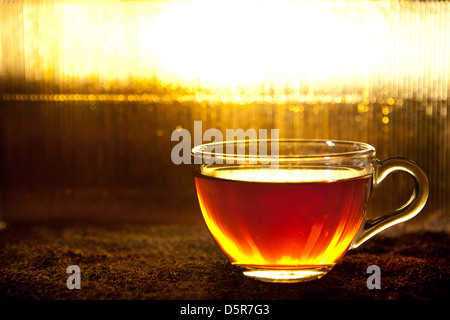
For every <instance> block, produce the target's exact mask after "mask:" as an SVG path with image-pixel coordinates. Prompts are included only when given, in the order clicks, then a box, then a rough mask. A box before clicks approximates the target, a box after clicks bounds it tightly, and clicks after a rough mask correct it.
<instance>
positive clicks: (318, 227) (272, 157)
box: [192, 140, 428, 282]
mask: <svg viewBox="0 0 450 320" xmlns="http://www.w3.org/2000/svg"><path fill="white" fill-rule="evenodd" d="M192 160H193V173H194V179H195V185H196V190H197V195H198V199H199V204H200V207H201V211H202V214H203V217H204V220H205V222H206V225H207V227H208V229H209V231H210V233H211V235H212V237H213V238H214V240H215V241H216V243H217V244H218V246H219V247H220V248H221V250H222V251H223V253H224V254H225V255H226V256H227V258H228V259H229V261H230V262H231V263H232V264H233V265H237V266H240V267H242V268H243V273H244V275H246V276H248V277H252V278H255V279H258V280H262V281H269V282H300V281H307V280H313V279H318V278H321V277H322V276H324V275H325V274H326V273H327V272H328V271H330V270H331V269H332V268H333V266H334V265H335V264H336V263H338V262H339V261H340V260H341V259H342V257H343V256H344V255H345V253H346V252H347V251H348V250H349V249H352V248H354V247H357V246H358V245H359V244H361V243H362V242H364V241H365V240H367V239H368V238H369V237H371V236H373V235H374V234H376V233H378V232H379V231H381V230H383V229H385V228H387V227H389V226H391V225H393V224H395V223H399V222H402V221H405V220H407V219H410V218H412V217H413V216H414V215H416V214H417V213H418V212H419V211H420V210H421V208H422V207H423V205H424V204H425V202H426V199H427V196H428V182H427V180H426V176H425V175H424V174H423V172H422V171H421V170H420V168H418V167H417V166H416V165H415V164H413V163H412V162H411V161H409V160H405V159H389V160H388V161H387V163H386V164H383V162H380V161H379V160H377V159H376V158H375V149H374V148H373V147H372V146H370V145H367V144H364V143H358V142H349V141H330V140H249V141H225V142H217V143H211V144H207V145H201V146H197V147H195V148H194V149H193V150H192ZM405 163H406V165H405ZM405 166H406V167H407V168H408V170H405V168H404V167H405ZM408 166H409V167H408ZM411 168H413V170H414V171H413V172H411V171H412V170H410V169H411ZM380 169H383V170H380ZM394 170H403V171H407V172H409V173H410V174H411V175H412V176H413V178H414V179H415V181H416V189H415V194H414V195H413V197H412V198H411V200H410V201H409V202H408V203H407V204H406V205H405V206H403V207H402V208H400V209H399V210H397V211H395V212H392V213H389V214H387V215H385V216H383V218H381V219H380V218H379V219H377V221H367V219H366V216H365V215H366V208H367V204H368V201H369V197H370V194H371V191H372V188H373V187H374V186H375V185H376V184H377V183H379V182H380V181H381V180H382V179H383V178H384V176H385V175H387V174H388V173H389V172H391V171H394ZM416 171H417V172H418V173H417V172H416ZM380 173H381V174H382V175H383V176H382V177H380V176H379V174H380Z"/></svg>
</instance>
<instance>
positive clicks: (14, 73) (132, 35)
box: [0, 0, 450, 99]
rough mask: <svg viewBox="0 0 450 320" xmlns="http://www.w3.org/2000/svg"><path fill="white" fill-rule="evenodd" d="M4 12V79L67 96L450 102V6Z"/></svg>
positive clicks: (26, 4)
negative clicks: (73, 92)
mask: <svg viewBox="0 0 450 320" xmlns="http://www.w3.org/2000/svg"><path fill="white" fill-rule="evenodd" d="M0 15H1V20H0V26H1V28H2V30H5V32H3V33H2V36H1V38H0V39H1V43H0V47H1V48H2V50H1V51H0V74H1V75H2V76H7V77H13V78H16V79H25V81H46V82H48V83H52V82H53V83H59V84H61V85H63V87H67V88H69V89H70V88H72V87H74V86H77V85H80V83H83V82H84V81H88V82H89V81H91V82H95V83H99V84H101V85H102V86H103V88H102V89H106V90H109V89H110V87H111V86H112V85H114V84H117V82H119V83H121V85H122V87H123V85H128V86H133V85H134V86H138V84H139V83H143V82H149V81H153V80H154V79H158V81H160V83H161V84H162V86H166V85H171V86H175V87H177V86H180V87H188V88H193V89H196V88H200V87H202V88H207V89H217V88H222V89H223V88H226V89H227V90H228V91H229V92H230V93H231V94H233V93H239V90H241V89H242V88H245V90H247V91H246V92H245V95H249V94H252V93H253V92H252V91H258V92H259V91H270V90H272V89H274V88H275V89H277V88H288V89H289V90H291V92H292V91H293V92H296V93H298V92H299V90H300V91H301V90H303V91H306V92H311V91H321V92H323V93H324V94H333V93H334V92H339V93H342V92H351V93H355V92H356V91H361V90H362V91H363V93H364V94H366V95H368V94H369V93H371V92H369V91H370V90H381V91H382V92H385V91H386V90H388V91H390V94H393V95H394V96H402V97H404V98H408V97H411V96H413V94H416V95H419V96H431V97H435V98H439V99H446V97H447V91H448V90H447V88H448V87H449V85H448V79H449V76H448V75H449V70H450V68H449V60H448V52H449V50H450V41H449V40H448V39H449V38H450V22H449V21H450V19H449V17H450V2H448V1H426V2H418V1H417V2H416V1H411V2H409V1H406V2H404V1H394V0H392V1H389V0H385V1H383V0H381V1H360V0H340V1H339V0H336V1H288V0H278V1H270V0H266V1H264V0H229V1H219V0H191V1H103V0H99V1H94V2H91V1H48V2H45V3H43V2H35V1H23V2H18V3H2V4H0ZM347 89H348V90H347ZM258 92H257V93H258Z"/></svg>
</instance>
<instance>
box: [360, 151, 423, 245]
mask: <svg viewBox="0 0 450 320" xmlns="http://www.w3.org/2000/svg"><path fill="white" fill-rule="evenodd" d="M376 163H377V165H376V168H375V181H374V185H375V186H376V185H377V184H379V183H380V182H381V181H383V179H384V178H386V176H387V175H388V174H389V173H391V172H394V171H404V172H407V173H409V174H410V175H411V176H412V177H413V180H414V192H413V194H412V196H411V198H410V199H409V200H408V201H407V202H406V203H405V204H404V205H403V206H402V207H400V208H398V209H397V210H394V211H392V212H389V213H387V214H385V215H384V216H381V217H379V218H376V219H372V220H367V221H366V223H365V225H364V227H363V229H362V231H361V232H360V234H359V236H358V238H357V239H356V241H355V242H354V244H353V246H352V249H354V248H357V247H359V246H360V245H361V244H362V243H364V242H365V241H367V240H368V239H369V238H371V237H373V236H374V235H376V234H377V233H379V232H381V231H383V230H385V229H387V228H389V227H391V226H393V225H395V224H398V223H401V222H405V221H407V220H409V219H411V218H413V217H415V216H416V215H417V214H418V213H419V212H420V211H421V210H422V208H423V207H424V206H425V203H426V202H427V199H428V193H429V185H428V179H427V176H426V175H425V172H423V170H422V169H421V168H419V167H418V166H417V165H416V164H415V163H414V162H413V161H411V160H408V159H404V158H390V159H387V160H384V161H380V160H378V159H377V160H376Z"/></svg>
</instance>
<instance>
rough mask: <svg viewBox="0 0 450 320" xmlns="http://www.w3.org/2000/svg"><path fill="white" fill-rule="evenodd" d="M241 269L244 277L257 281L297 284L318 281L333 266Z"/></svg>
mask: <svg viewBox="0 0 450 320" xmlns="http://www.w3.org/2000/svg"><path fill="white" fill-rule="evenodd" d="M243 268H244V271H243V274H244V275H245V276H246V277H249V278H252V279H256V280H259V281H263V282H274V283H297V282H306V281H311V280H316V279H320V278H322V277H323V276H324V275H325V274H327V273H328V272H329V271H330V270H331V269H332V268H333V266H332V265H328V266H318V267H305V268H292V269H276V268H264V267H243Z"/></svg>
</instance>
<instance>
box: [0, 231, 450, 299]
mask: <svg viewBox="0 0 450 320" xmlns="http://www.w3.org/2000/svg"><path fill="white" fill-rule="evenodd" d="M449 239H450V235H449V234H448V233H447V232H442V231H441V232H436V231H414V232H407V233H403V234H402V235H400V236H395V237H394V236H386V235H383V234H380V235H378V236H376V237H374V238H372V239H371V240H369V241H368V242H367V243H365V244H363V245H362V246H360V247H359V248H358V249H356V250H352V251H349V252H348V253H347V255H346V256H345V257H344V259H343V260H342V261H341V263H339V264H338V265H336V266H335V267H334V269H333V270H331V271H330V272H329V273H328V274H327V275H325V276H324V277H323V278H322V279H319V280H314V281H311V282H305V283H297V284H273V283H263V282H259V281H256V280H252V279H247V278H244V276H243V275H241V273H240V271H239V270H238V269H236V268H235V267H233V266H231V265H230V264H229V263H228V261H227V260H226V259H225V258H224V256H223V255H222V253H221V252H220V251H219V249H218V247H217V246H216V244H215V243H214V242H213V240H212V239H211V237H210V235H209V233H208V231H207V230H206V227H205V226H203V225H145V224H131V225H120V226H119V225H113V226H105V225H103V226H98V225H97V226H95V225H68V224H66V225H64V226H55V225H53V226H45V225H35V226H8V228H7V229H6V230H3V231H1V232H0V247H1V251H0V265H1V273H0V299H2V300H9V299H16V300H17V299H20V300H29V299H32V300H41V299H50V300H86V299H87V300H131V299H133V300H135V299H150V300H184V299H189V300H218V299H220V300H235V299H240V300H251V299H254V300H305V299H306V300H324V299H326V300H404V299H419V300H434V299H440V300H442V299H448V298H449V296H450V290H449V289H448V288H449V287H450V282H449V279H450V277H449V271H448V270H449V268H448V267H449V260H448V257H449V253H450V246H449ZM373 264H374V265H378V266H379V267H380V270H381V289H379V290H376V289H374V290H369V289H368V288H367V285H366V281H367V278H368V276H369V274H367V273H366V270H367V267H368V266H370V265H373ZM70 265H78V266H79V267H80V269H81V289H80V290H69V289H68V288H67V286H66V281H67V278H68V277H69V274H67V273H66V269H67V267H68V266H70Z"/></svg>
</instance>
